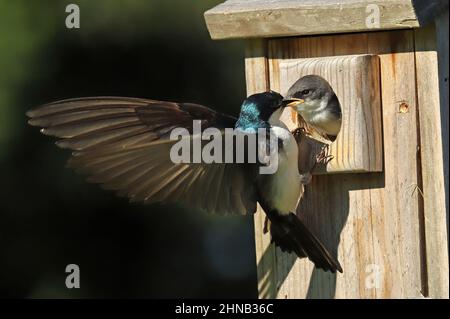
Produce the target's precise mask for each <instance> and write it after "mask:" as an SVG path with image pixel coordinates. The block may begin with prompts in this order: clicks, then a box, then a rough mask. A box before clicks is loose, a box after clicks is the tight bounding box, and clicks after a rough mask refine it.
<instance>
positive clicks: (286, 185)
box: [259, 122, 302, 214]
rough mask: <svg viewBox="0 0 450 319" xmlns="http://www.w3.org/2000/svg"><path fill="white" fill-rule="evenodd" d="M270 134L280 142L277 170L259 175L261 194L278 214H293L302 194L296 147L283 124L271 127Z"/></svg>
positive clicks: (294, 141)
mask: <svg viewBox="0 0 450 319" xmlns="http://www.w3.org/2000/svg"><path fill="white" fill-rule="evenodd" d="M272 127H273V129H272V133H273V134H274V135H275V136H276V137H278V138H279V139H280V140H281V141H282V147H281V149H279V157H278V169H277V171H276V172H275V173H274V174H272V175H260V176H259V177H260V178H259V180H260V182H261V184H260V185H261V187H260V189H261V192H262V195H263V196H264V199H265V200H266V201H267V203H268V204H269V205H270V206H271V207H273V208H276V209H277V210H278V211H279V213H282V214H289V213H290V212H295V209H296V207H297V204H298V200H299V197H300V195H301V192H302V186H301V183H300V175H299V173H298V147H297V142H296V140H295V138H294V136H293V135H292V134H291V132H290V131H289V130H288V128H287V127H286V126H285V125H284V124H283V123H281V122H280V123H277V125H274V126H272Z"/></svg>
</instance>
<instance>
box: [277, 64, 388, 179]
mask: <svg viewBox="0 0 450 319" xmlns="http://www.w3.org/2000/svg"><path fill="white" fill-rule="evenodd" d="M309 74H315V75H319V76H321V77H323V78H324V79H325V80H327V81H328V82H329V83H330V85H331V86H332V87H333V89H334V91H335V93H336V95H337V96H338V98H339V101H340V103H341V108H342V127H341V132H340V133H339V135H338V137H337V139H336V141H335V142H333V143H331V144H330V147H329V155H331V156H333V158H332V160H330V161H329V162H328V163H327V164H326V165H324V164H322V165H317V166H316V169H315V172H316V173H364V172H366V173H367V172H381V171H382V169H383V146H382V142H381V133H382V125H381V101H380V97H381V95H380V74H379V58H378V56H376V55H351V56H338V57H326V58H311V59H299V60H294V61H285V62H280V77H281V81H280V85H281V87H280V93H281V94H282V95H285V94H286V93H287V91H288V90H289V88H290V87H291V85H292V84H294V83H295V82H296V81H297V80H298V79H299V78H300V77H302V76H305V75H309ZM321 144H322V143H320V144H319V143H318V148H320V147H321ZM314 153H316V152H313V155H314Z"/></svg>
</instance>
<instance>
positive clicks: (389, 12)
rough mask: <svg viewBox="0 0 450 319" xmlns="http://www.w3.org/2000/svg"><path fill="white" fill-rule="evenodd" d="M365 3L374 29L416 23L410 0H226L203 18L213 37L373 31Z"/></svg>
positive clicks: (387, 28) (410, 26) (397, 27)
mask: <svg viewBox="0 0 450 319" xmlns="http://www.w3.org/2000/svg"><path fill="white" fill-rule="evenodd" d="M368 5H376V6H377V7H378V8H379V11H380V17H381V19H380V26H379V28H377V29H376V30H377V31H379V30H390V29H405V28H413V27H418V26H419V21H418V18H417V16H416V13H415V10H414V4H413V1H411V0H339V1H337V0H296V1H295V0H280V1H271V0H229V1H225V2H224V3H222V4H220V5H218V6H216V7H215V8H213V9H211V10H209V11H207V12H205V20H206V25H207V27H208V30H209V33H210V35H211V37H212V38H213V39H230V38H258V37H263V38H264V37H280V36H298V35H312V34H327V33H344V32H361V31H374V30H375V29H373V28H371V27H370V25H368V24H367V23H366V18H367V17H368V16H369V14H370V12H371V11H370V10H369V9H368ZM324 21H326V23H324Z"/></svg>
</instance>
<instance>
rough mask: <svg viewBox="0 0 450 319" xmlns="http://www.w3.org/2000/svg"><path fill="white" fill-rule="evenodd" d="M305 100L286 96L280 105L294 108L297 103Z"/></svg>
mask: <svg viewBox="0 0 450 319" xmlns="http://www.w3.org/2000/svg"><path fill="white" fill-rule="evenodd" d="M304 102H305V101H304V100H302V99H297V98H294V97H292V98H287V99H284V100H283V102H282V106H283V107H292V108H295V107H296V106H297V105H299V104H302V103H304Z"/></svg>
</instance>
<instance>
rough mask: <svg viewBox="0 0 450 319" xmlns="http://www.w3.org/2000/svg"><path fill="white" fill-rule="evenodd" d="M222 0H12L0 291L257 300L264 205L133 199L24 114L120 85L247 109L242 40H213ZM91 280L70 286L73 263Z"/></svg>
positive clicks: (6, 0)
mask: <svg viewBox="0 0 450 319" xmlns="http://www.w3.org/2000/svg"><path fill="white" fill-rule="evenodd" d="M219 2H221V1H220V0H216V1H212V0H208V1H206V0H202V1H186V0H170V1H164V0H127V1H125V0H96V1H88V0H79V1H73V3H76V4H78V5H79V6H80V10H81V28H80V29H72V30H69V29H66V27H65V18H66V16H67V13H66V12H65V7H66V5H67V4H69V3H72V2H71V1H56V0H53V1H50V0H46V1H39V2H38V1H28V0H16V1H10V0H0V70H1V72H0V165H1V166H0V167H1V181H2V182H1V192H0V194H1V203H2V204H1V206H0V207H1V213H0V216H1V221H0V276H1V277H0V296H2V297H41V298H46V297H56V298H66V297H68V298H71V297H74V298H76V297H127V298H132V297H157V298H163V297H191V298H192V297H255V296H256V274H255V265H254V264H255V256H254V244H253V228H252V227H253V225H252V221H251V216H247V217H241V216H239V217H238V216H229V217H218V216H209V215H206V214H204V213H202V212H197V211H192V210H187V209H185V208H182V207H177V206H176V205H172V206H167V205H166V206H163V205H150V206H142V205H130V204H128V202H127V201H126V200H124V199H118V198H116V197H115V196H114V194H111V193H108V192H105V191H102V190H100V189H99V188H98V187H97V186H95V185H90V184H87V183H85V182H84V181H83V179H82V177H80V176H77V175H76V174H75V173H74V172H72V171H70V170H68V169H66V168H64V164H65V160H66V159H67V157H68V155H69V154H68V153H67V152H64V151H62V150H60V149H57V148H56V147H55V146H54V145H53V141H52V140H51V139H49V138H47V137H45V136H42V135H41V134H40V133H39V132H38V130H36V129H35V128H32V127H30V126H28V125H27V123H26V118H25V115H24V114H25V111H26V110H28V109H29V108H32V107H34V106H36V105H39V104H42V103H45V102H49V101H53V100H57V99H63V98H71V97H80V96H94V95H117V96H136V97H147V98H153V99H162V100H174V101H186V102H196V103H200V104H204V105H208V106H211V107H214V108H216V109H220V110H222V111H226V112H229V113H232V114H236V113H237V112H238V110H239V105H240V103H241V101H242V99H243V98H244V97H245V80H244V65H243V46H242V43H240V42H238V41H230V42H215V41H212V40H210V38H209V35H208V33H207V30H206V26H205V24H204V19H203V12H204V11H205V10H207V9H209V8H211V7H213V6H214V5H216V4H218V3H219ZM70 263H75V264H78V265H79V266H80V269H81V289H78V290H77V289H73V290H68V289H67V288H66V287H65V284H64V282H65V276H66V274H65V272H64V270H65V267H66V265H67V264H70Z"/></svg>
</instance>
